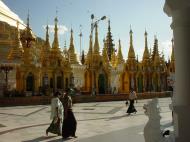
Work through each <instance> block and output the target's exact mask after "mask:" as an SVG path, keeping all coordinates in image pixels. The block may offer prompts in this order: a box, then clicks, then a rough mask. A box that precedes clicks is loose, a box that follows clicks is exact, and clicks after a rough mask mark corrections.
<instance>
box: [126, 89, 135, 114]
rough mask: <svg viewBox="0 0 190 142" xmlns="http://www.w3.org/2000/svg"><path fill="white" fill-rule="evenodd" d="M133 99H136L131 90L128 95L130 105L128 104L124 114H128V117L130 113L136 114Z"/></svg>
mask: <svg viewBox="0 0 190 142" xmlns="http://www.w3.org/2000/svg"><path fill="white" fill-rule="evenodd" d="M135 99H137V95H136V92H135V91H134V90H133V88H131V90H130V93H129V101H130V104H129V108H128V110H127V112H126V113H128V115H130V114H131V113H136V112H137V110H136V109H135V106H134V100H135Z"/></svg>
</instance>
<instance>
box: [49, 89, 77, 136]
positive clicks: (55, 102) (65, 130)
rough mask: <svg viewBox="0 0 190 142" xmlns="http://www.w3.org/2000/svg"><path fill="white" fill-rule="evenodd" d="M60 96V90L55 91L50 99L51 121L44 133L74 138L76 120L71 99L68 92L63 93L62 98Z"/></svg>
mask: <svg viewBox="0 0 190 142" xmlns="http://www.w3.org/2000/svg"><path fill="white" fill-rule="evenodd" d="M61 96H62V94H61V93H60V92H55V93H54V96H53V98H52V100H51V115H50V119H51V120H52V122H51V124H50V126H49V127H48V128H47V130H46V135H48V133H49V132H50V133H53V134H57V135H59V136H62V137H63V138H64V139H66V138H68V137H70V136H71V137H74V138H76V137H77V136H76V135H75V132H76V127H77V121H76V119H75V116H74V114H73V111H72V99H71V97H70V96H68V92H65V93H64V94H63V98H61ZM60 99H62V101H61V100H60Z"/></svg>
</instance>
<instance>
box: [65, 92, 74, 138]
mask: <svg viewBox="0 0 190 142" xmlns="http://www.w3.org/2000/svg"><path fill="white" fill-rule="evenodd" d="M72 105H73V104H72V99H71V97H70V96H68V92H66V93H64V98H63V106H64V120H63V129H62V136H63V138H64V139H66V138H68V137H69V136H71V137H74V138H76V137H77V136H76V135H75V133H76V128H77V121H76V119H75V116H74V114H73V111H72Z"/></svg>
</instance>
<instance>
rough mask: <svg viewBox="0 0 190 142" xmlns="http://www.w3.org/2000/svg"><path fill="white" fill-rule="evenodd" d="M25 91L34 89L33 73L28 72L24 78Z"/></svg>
mask: <svg viewBox="0 0 190 142" xmlns="http://www.w3.org/2000/svg"><path fill="white" fill-rule="evenodd" d="M26 91H34V75H33V74H32V73H29V74H28V76H27V78H26Z"/></svg>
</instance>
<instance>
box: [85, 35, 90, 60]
mask: <svg viewBox="0 0 190 142" xmlns="http://www.w3.org/2000/svg"><path fill="white" fill-rule="evenodd" d="M91 60H92V35H90V40H89V49H88V53H87V58H86V60H85V64H89V63H90V61H91Z"/></svg>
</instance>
